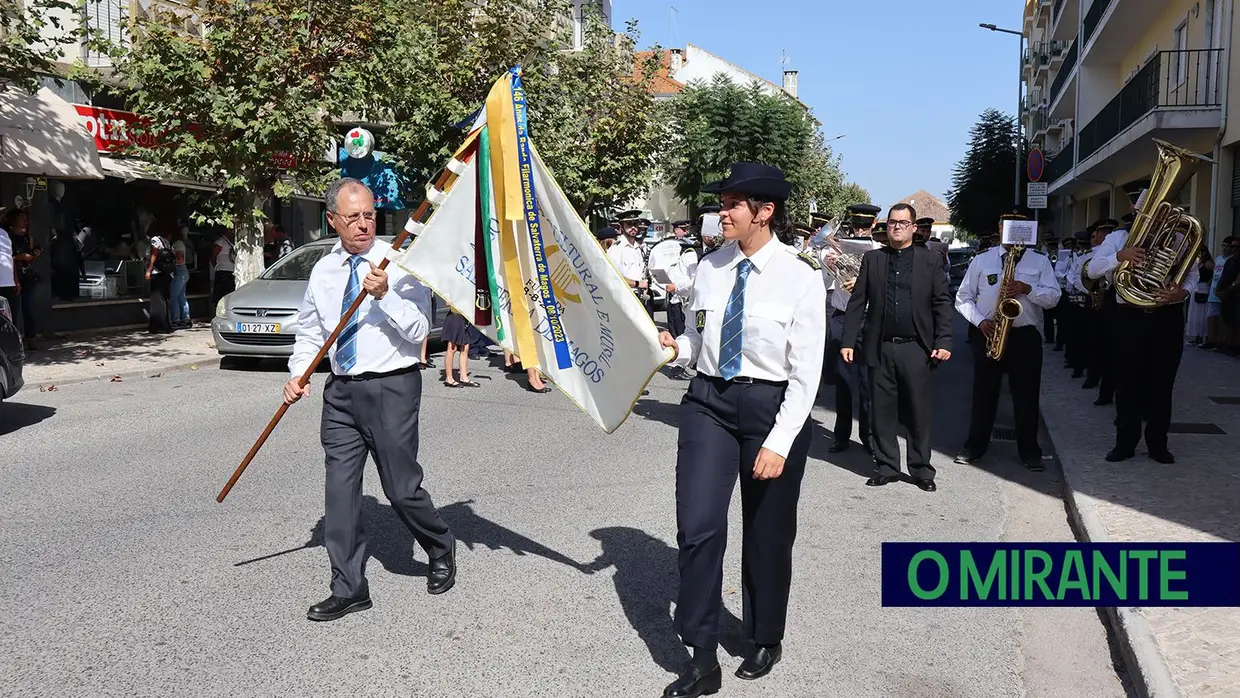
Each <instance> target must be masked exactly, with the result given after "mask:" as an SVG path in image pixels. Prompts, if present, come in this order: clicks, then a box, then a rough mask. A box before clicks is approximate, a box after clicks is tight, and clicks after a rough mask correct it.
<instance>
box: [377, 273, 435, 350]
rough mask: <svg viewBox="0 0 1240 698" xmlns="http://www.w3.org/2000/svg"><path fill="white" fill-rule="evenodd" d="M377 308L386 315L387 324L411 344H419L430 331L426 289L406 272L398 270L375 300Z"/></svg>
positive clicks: (428, 301) (429, 296)
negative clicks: (393, 279) (394, 278)
mask: <svg viewBox="0 0 1240 698" xmlns="http://www.w3.org/2000/svg"><path fill="white" fill-rule="evenodd" d="M389 278H391V277H389ZM379 309H380V310H382V311H383V314H384V315H386V316H387V319H388V324H390V325H391V326H392V327H395V328H396V331H397V332H399V333H400V336H401V337H403V338H404V339H406V340H407V341H409V342H411V343H413V344H420V343H421V342H422V341H423V340H424V339H426V335H427V334H429V332H430V321H429V320H428V319H427V318H429V317H430V314H431V292H430V289H428V288H427V287H426V286H423V285H422V284H421V283H419V282H418V280H417V279H416V278H414V277H413V276H412V275H410V274H401V275H400V276H399V277H398V278H397V279H396V280H395V282H394V283H393V284H392V287H391V288H389V289H388V292H387V294H386V295H384V296H383V298H381V299H380V300H379Z"/></svg>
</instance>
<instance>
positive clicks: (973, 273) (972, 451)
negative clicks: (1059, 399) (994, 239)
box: [956, 214, 1063, 471]
mask: <svg viewBox="0 0 1240 698" xmlns="http://www.w3.org/2000/svg"><path fill="white" fill-rule="evenodd" d="M1009 219H1016V220H1025V217H1024V216H1023V215H1020V214H1004V215H1003V216H1001V217H1000V220H1009ZM1000 225H1002V224H1000ZM1012 254H1017V251H1015V250H1013V248H1012V246H1011V245H1002V244H1001V245H998V246H996V247H992V248H990V249H989V250H986V251H985V252H983V253H981V254H979V255H977V256H976V257H974V258H973V260H972V261H971V262H969V268H968V270H967V271H965V274H964V280H963V281H961V283H960V288H959V289H958V290H957V291H956V310H957V312H959V313H960V314H961V315H963V316H964V318H965V319H966V320H968V321H969V325H970V327H969V344H970V347H971V348H972V350H973V402H972V408H971V417H970V420H969V437H968V440H967V441H965V444H964V450H963V451H961V452H960V454H959V455H957V456H956V462H957V463H961V464H969V463H976V462H977V461H979V460H981V458H982V456H984V455H985V454H986V451H987V449H988V448H989V447H990V434H991V431H992V430H993V429H994V426H995V412H996V410H997V409H998V406H999V392H1000V388H1001V387H1002V382H1003V376H1004V374H1007V377H1008V388H1009V389H1010V390H1011V393H1012V411H1013V413H1014V417H1015V420H1016V448H1017V452H1018V453H1019V454H1020V460H1021V462H1022V463H1024V464H1025V467H1026V468H1029V469H1030V470H1033V471H1041V470H1043V469H1044V468H1043V465H1042V448H1041V447H1040V446H1039V445H1038V419H1039V414H1040V413H1039V412H1038V403H1039V398H1040V395H1041V390H1042V331H1043V328H1044V325H1043V318H1042V313H1043V312H1045V311H1046V310H1048V309H1050V308H1054V307H1055V306H1056V305H1057V304H1058V303H1059V298H1060V296H1061V295H1062V293H1063V291H1062V289H1060V287H1059V282H1058V281H1057V279H1056V278H1055V269H1054V267H1052V266H1051V261H1050V260H1049V259H1048V258H1047V257H1046V255H1045V254H1043V253H1042V252H1041V251H1039V250H1037V249H1035V248H1032V247H1030V248H1025V249H1024V250H1022V251H1020V257H1019V258H1018V259H1017V260H1016V270H1015V273H1014V274H1013V278H1012V280H1011V281H1009V282H1007V285H1006V287H1004V286H1003V270H1004V267H1005V264H1006V262H1007V260H1008V256H1009V255H1012ZM1004 292H1006V294H1007V295H1008V297H1009V298H1012V299H1014V300H1015V301H1016V302H1018V303H1019V304H1020V308H1021V313H1020V317H1017V318H1016V319H1015V320H1012V321H1011V323H1010V327H1009V329H1008V333H1007V339H1006V343H1005V347H1004V350H1003V355H1002V356H1001V357H1000V358H998V359H992V358H990V357H988V356H987V355H986V350H987V342H988V340H989V339H990V338H991V337H993V335H994V332H995V330H996V319H997V318H998V317H999V316H998V313H997V312H996V306H997V305H998V302H999V296H1000V294H1001V293H1004Z"/></svg>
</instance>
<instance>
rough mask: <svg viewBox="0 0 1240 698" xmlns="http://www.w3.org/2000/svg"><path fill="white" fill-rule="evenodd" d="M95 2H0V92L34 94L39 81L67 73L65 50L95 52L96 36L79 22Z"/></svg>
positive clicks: (51, 0)
mask: <svg viewBox="0 0 1240 698" xmlns="http://www.w3.org/2000/svg"><path fill="white" fill-rule="evenodd" d="M98 2H99V0H23V1H21V2H15V1H14V0H0V92H4V91H5V90H7V89H9V88H16V89H20V90H24V91H26V92H28V93H30V94H34V93H35V92H37V91H38V89H39V78H40V77H43V76H48V77H53V78H56V77H58V76H61V75H62V74H64V73H67V72H69V71H68V70H64V69H62V68H60V66H58V65H57V64H65V63H77V64H80V63H81V61H77V60H76V59H74V61H67V59H68V55H67V53H66V49H68V48H69V47H76V46H79V45H84V46H86V47H88V48H99V47H100V46H101V45H102V38H101V36H100V34H99V33H98V32H97V31H95V30H94V29H92V28H91V27H90V25H89V24H87V23H86V22H83V21H81V20H80V17H81V16H82V15H83V14H84V13H85V10H86V8H87V7H88V6H90V5H93V4H96V3H98Z"/></svg>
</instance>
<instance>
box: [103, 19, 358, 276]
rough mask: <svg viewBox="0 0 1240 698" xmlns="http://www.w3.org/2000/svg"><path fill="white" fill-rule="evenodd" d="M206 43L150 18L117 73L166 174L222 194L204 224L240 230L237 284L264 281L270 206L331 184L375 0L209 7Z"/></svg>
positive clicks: (204, 210)
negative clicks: (332, 149) (337, 140)
mask: <svg viewBox="0 0 1240 698" xmlns="http://www.w3.org/2000/svg"><path fill="white" fill-rule="evenodd" d="M196 7H197V11H198V17H197V20H198V23H199V25H200V26H201V27H202V28H203V29H202V33H201V34H199V33H196V32H193V33H192V32H186V31H183V29H182V28H183V26H184V20H183V19H179V20H178V19H176V18H172V17H169V16H168V15H165V14H162V13H159V12H157V11H152V14H151V15H149V16H148V17H146V18H144V19H142V20H140V21H138V22H137V23H136V25H135V26H134V36H133V41H132V47H131V49H130V51H129V52H128V54H127V55H125V56H124V57H123V58H121V59H120V60H119V61H118V63H117V75H118V77H119V78H121V80H122V81H123V83H124V86H125V89H126V90H128V97H129V104H130V106H131V108H132V109H133V110H134V111H136V112H137V113H139V114H141V115H142V117H143V118H144V120H145V124H144V125H143V126H141V127H140V129H141V130H144V131H147V132H149V133H150V135H151V136H152V137H153V138H154V139H155V141H156V145H155V146H154V147H151V148H148V149H146V150H143V151H142V152H141V157H142V158H143V159H144V160H146V161H148V162H150V163H151V164H152V165H153V166H154V167H156V168H157V169H158V170H161V171H167V172H169V173H176V174H177V175H178V176H181V177H189V178H193V179H197V180H199V181H202V182H207V183H212V184H215V185H218V187H219V190H218V193H217V194H216V195H214V196H212V197H210V198H207V199H204V200H203V201H202V202H201V204H202V205H201V206H200V207H199V210H198V211H197V212H196V216H197V217H198V218H199V219H200V222H207V223H214V224H219V225H223V226H227V227H231V228H233V229H234V231H235V233H236V249H237V262H236V271H235V274H236V277H237V282H238V284H242V283H245V282H247V281H249V280H251V279H253V278H255V277H256V276H258V274H259V273H261V272H262V269H263V255H262V246H263V236H262V225H261V219H262V212H261V206H262V203H263V202H264V200H265V199H266V198H268V197H270V196H272V195H275V196H285V195H287V194H289V193H290V192H291V190H292V189H293V188H294V187H295V186H297V183H298V182H300V183H301V184H303V185H308V186H313V185H312V184H310V183H315V182H321V180H322V178H323V177H324V176H325V175H326V174H327V173H328V172H329V171H330V168H331V165H330V164H329V163H327V162H324V161H323V153H324V151H325V150H326V149H327V148H328V146H329V144H330V143H331V135H332V134H333V133H335V132H336V131H337V130H338V129H337V128H336V127H335V125H334V123H333V116H334V115H337V114H341V113H343V112H344V111H345V108H346V107H347V106H349V104H350V101H351V99H352V98H353V96H354V92H353V90H354V87H355V85H356V84H357V82H358V80H357V74H356V72H357V69H358V67H359V65H361V64H363V63H365V62H366V60H367V59H368V56H369V54H368V48H367V46H368V43H369V42H370V40H371V37H372V35H373V34H374V33H375V21H376V20H378V19H379V18H380V14H379V12H378V11H377V10H378V9H379V5H378V4H377V3H376V2H374V1H373V0H365V1H363V0H340V1H338V2H313V3H307V2H305V1H304V0H205V1H204V2H202V3H200V4H198V5H197V6H196Z"/></svg>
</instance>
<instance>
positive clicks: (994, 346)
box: [986, 245, 1025, 361]
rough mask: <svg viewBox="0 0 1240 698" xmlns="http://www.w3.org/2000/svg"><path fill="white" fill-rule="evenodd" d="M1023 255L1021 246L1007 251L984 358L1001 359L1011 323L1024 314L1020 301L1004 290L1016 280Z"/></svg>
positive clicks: (1015, 246) (1023, 251)
mask: <svg viewBox="0 0 1240 698" xmlns="http://www.w3.org/2000/svg"><path fill="white" fill-rule="evenodd" d="M1024 253H1025V248H1024V246H1023V245H1013V246H1012V249H1010V250H1008V253H1007V260H1006V261H1005V262H1004V263H1003V277H1002V278H1000V279H999V302H998V303H996V304H995V315H994V317H992V318H990V321H991V322H993V323H995V331H994V333H993V334H991V335H990V336H989V337H987V338H986V358H988V359H994V360H996V361H998V360H999V359H1002V358H1003V351H1004V349H1006V348H1007V338H1008V333H1009V332H1010V331H1011V329H1012V323H1013V322H1015V320H1016V318H1018V317H1020V316H1021V315H1022V314H1023V313H1024V312H1025V309H1024V307H1023V306H1021V304H1020V301H1018V300H1016V299H1015V298H1013V297H1012V296H1010V295H1008V292H1007V290H1006V289H1007V285H1008V282H1009V281H1012V280H1013V279H1015V278H1016V265H1017V263H1019V262H1020V257H1021V255H1023V254H1024Z"/></svg>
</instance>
